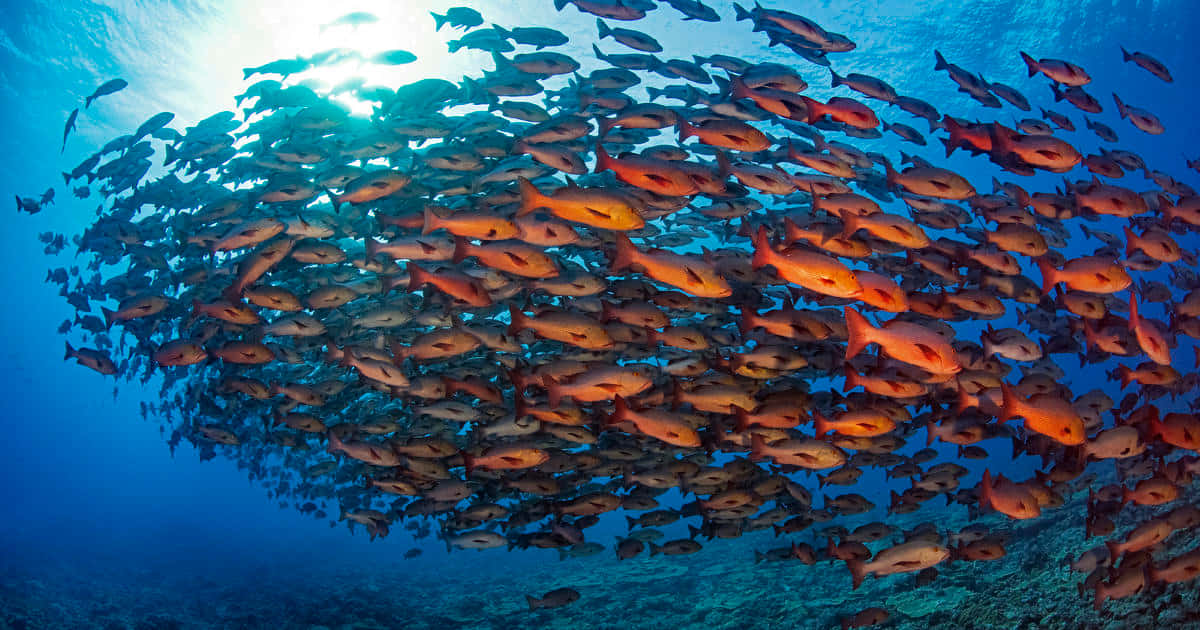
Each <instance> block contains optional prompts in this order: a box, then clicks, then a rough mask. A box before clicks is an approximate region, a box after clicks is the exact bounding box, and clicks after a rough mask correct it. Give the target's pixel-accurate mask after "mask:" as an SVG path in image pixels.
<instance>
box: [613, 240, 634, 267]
mask: <svg viewBox="0 0 1200 630" xmlns="http://www.w3.org/2000/svg"><path fill="white" fill-rule="evenodd" d="M615 238H616V243H617V249H616V251H615V252H614V254H613V259H612V262H611V263H610V264H609V271H613V272H617V271H621V270H623V269H628V268H629V267H630V266H631V265H633V263H634V260H635V259H636V258H637V248H636V247H634V246H633V241H631V240H629V237H628V236H626V235H624V234H619V233H618V234H616V235H615Z"/></svg>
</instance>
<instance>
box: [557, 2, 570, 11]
mask: <svg viewBox="0 0 1200 630" xmlns="http://www.w3.org/2000/svg"><path fill="white" fill-rule="evenodd" d="M568 1H569V0H554V9H555V10H556V11H562V10H563V8H564V7H566V6H567V2H568Z"/></svg>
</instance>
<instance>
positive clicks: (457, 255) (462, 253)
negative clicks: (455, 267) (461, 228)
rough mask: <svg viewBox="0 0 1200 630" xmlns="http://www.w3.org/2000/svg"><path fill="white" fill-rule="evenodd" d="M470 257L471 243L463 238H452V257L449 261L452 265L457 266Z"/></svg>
mask: <svg viewBox="0 0 1200 630" xmlns="http://www.w3.org/2000/svg"><path fill="white" fill-rule="evenodd" d="M470 255H471V243H470V242H468V241H467V238H466V237H465V236H455V237H454V255H453V257H452V258H451V260H453V261H454V264H458V263H460V262H462V261H464V260H466V259H467V257H468V256H470Z"/></svg>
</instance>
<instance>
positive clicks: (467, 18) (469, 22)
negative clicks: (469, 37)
mask: <svg viewBox="0 0 1200 630" xmlns="http://www.w3.org/2000/svg"><path fill="white" fill-rule="evenodd" d="M429 14H430V15H431V16H433V23H434V30H435V31H440V30H442V27H443V26H446V25H449V26H450V28H456V29H459V30H463V31H469V30H471V29H473V28H475V27H476V26H479V25H480V24H483V16H482V15H480V14H479V12H478V11H476V10H475V9H472V8H470V7H450V8H449V9H447V10H446V12H445V13H443V14H441V15H438V14H437V13H435V12H433V11H430V12H429Z"/></svg>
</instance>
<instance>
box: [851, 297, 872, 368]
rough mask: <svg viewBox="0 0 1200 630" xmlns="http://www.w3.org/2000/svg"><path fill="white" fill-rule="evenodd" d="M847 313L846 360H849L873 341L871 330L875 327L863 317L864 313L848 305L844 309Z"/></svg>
mask: <svg viewBox="0 0 1200 630" xmlns="http://www.w3.org/2000/svg"><path fill="white" fill-rule="evenodd" d="M843 310H844V312H845V315H846V331H847V335H846V337H847V339H846V360H847V361H849V360H850V359H853V358H854V357H856V356H858V353H859V352H862V351H863V349H865V348H866V347H867V346H868V345H870V343H871V337H872V335H871V332H872V331H873V330H875V329H874V327H872V326H871V323H870V322H868V321H867V318H866V317H863V314H862V313H859V312H858V311H857V310H855V309H853V308H851V307H849V306H847V307H845V308H844V309H843Z"/></svg>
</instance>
